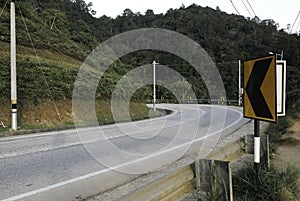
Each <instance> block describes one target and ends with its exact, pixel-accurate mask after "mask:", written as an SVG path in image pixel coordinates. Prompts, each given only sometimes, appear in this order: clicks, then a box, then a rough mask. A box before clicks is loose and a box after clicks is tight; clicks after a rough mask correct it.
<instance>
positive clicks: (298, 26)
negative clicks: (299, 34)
mask: <svg viewBox="0 0 300 201" xmlns="http://www.w3.org/2000/svg"><path fill="white" fill-rule="evenodd" d="M299 25H300V20H299V23H298V25H297V27H296V29H295V31H297V30H298V27H299Z"/></svg>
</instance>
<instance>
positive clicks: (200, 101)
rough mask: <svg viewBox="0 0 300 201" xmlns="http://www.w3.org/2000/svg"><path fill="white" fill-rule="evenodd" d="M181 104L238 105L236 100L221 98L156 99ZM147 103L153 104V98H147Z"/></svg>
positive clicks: (158, 101) (157, 101)
mask: <svg viewBox="0 0 300 201" xmlns="http://www.w3.org/2000/svg"><path fill="white" fill-rule="evenodd" d="M178 102H180V103H181V104H213V105H238V104H239V101H238V100H221V99H182V100H179V101H178V100H171V99H156V104H161V103H178ZM146 103H147V104H153V100H147V101H146Z"/></svg>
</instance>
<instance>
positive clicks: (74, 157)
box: [0, 104, 249, 201]
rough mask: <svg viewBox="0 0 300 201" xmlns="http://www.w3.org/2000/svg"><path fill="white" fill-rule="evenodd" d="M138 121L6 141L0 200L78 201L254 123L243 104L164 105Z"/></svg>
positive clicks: (0, 152) (2, 142) (1, 152)
mask: <svg viewBox="0 0 300 201" xmlns="http://www.w3.org/2000/svg"><path fill="white" fill-rule="evenodd" d="M157 107H158V108H162V109H168V110H171V111H173V112H172V113H171V114H169V115H166V116H163V117H159V118H153V119H148V120H143V121H138V122H128V123H118V124H113V125H106V126H101V127H90V128H79V129H73V130H66V131H58V132H48V133H39V134H31V135H23V136H14V137H6V138H0V181H1V182H0V201H13V200H30V201H34V200H42V201H44V200H45V201H47V200H60V201H63V200H78V199H81V198H85V197H88V196H91V195H94V194H97V193H100V192H103V191H105V190H107V189H109V188H112V187H114V186H117V185H120V184H121V183H124V182H126V181H130V180H132V179H134V178H136V177H137V176H138V175H141V174H144V173H148V172H151V171H155V170H156V169H158V168H161V167H163V166H166V165H168V164H171V163H173V162H175V161H176V160H178V159H180V158H182V157H183V156H185V155H188V154H190V153H194V152H197V153H199V156H200V157H205V156H206V155H207V154H208V153H209V152H210V151H211V149H212V148H213V147H214V145H215V144H216V143H217V142H218V141H219V139H221V138H223V137H224V136H227V135H229V134H230V133H231V132H232V131H234V130H236V129H238V128H239V127H241V126H242V125H244V124H245V123H246V122H248V121H249V120H247V119H244V118H243V115H242V108H238V107H228V106H227V107H226V106H213V105H192V104H186V105H176V104H161V105H157Z"/></svg>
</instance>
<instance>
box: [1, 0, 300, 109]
mask: <svg viewBox="0 0 300 201" xmlns="http://www.w3.org/2000/svg"><path fill="white" fill-rule="evenodd" d="M7 2H8V3H7ZM9 2H10V1H6V0H5V1H1V2H0V9H2V8H3V10H2V13H1V15H0V45H1V49H0V55H1V56H0V69H1V71H0V97H1V99H9V98H10V66H9V63H10V53H9V42H10V15H9ZM95 13H96V11H94V10H93V5H92V3H86V2H85V1H83V0H55V1H53V0H26V1H25V0H17V1H16V16H17V17H16V24H17V45H18V48H17V53H18V55H17V66H18V67H17V68H18V70H17V71H18V96H19V99H20V100H32V101H33V102H35V103H36V102H39V101H42V100H44V99H49V98H52V99H55V100H59V99H71V98H72V89H73V85H74V81H75V79H76V75H77V72H78V70H79V68H80V65H81V63H82V62H83V61H84V59H85V58H86V57H87V56H88V55H89V54H90V53H91V52H92V50H93V49H94V48H96V47H97V46H98V45H99V44H101V43H102V42H103V41H105V40H107V39H109V38H111V37H113V36H116V35H118V34H120V33H123V32H126V31H130V30H135V29H139V28H161V29H167V30H172V31H176V32H178V33H181V34H183V35H185V36H187V37H189V38H191V39H192V40H194V41H196V42H197V43H199V44H200V45H201V47H202V48H204V49H205V51H206V52H207V53H208V54H209V56H210V57H211V58H212V60H213V61H214V62H215V64H216V66H217V68H218V70H219V72H220V75H221V77H222V79H223V82H224V85H225V89H226V97H227V99H229V100H237V99H238V97H237V93H238V92H237V91H238V61H239V60H242V61H243V60H247V59H251V58H255V57H260V56H265V55H267V54H268V52H273V53H281V52H282V51H283V53H284V59H285V60H287V106H288V107H289V109H295V107H296V109H297V110H299V107H300V103H299V100H300V97H299V96H300V83H299V78H300V36H299V34H288V33H287V32H286V31H284V30H282V29H281V30H279V29H278V24H277V23H276V22H275V21H273V20H272V19H259V18H258V17H255V18H253V19H250V18H245V17H243V16H239V15H234V14H231V15H229V14H227V13H225V12H223V11H221V10H220V9H218V8H217V9H212V8H208V7H206V8H203V7H201V6H198V5H196V4H193V5H191V6H189V7H185V6H184V5H182V6H181V7H180V8H178V9H169V10H168V11H167V12H166V13H165V14H154V12H153V11H152V10H147V11H146V12H145V13H134V12H132V11H131V10H130V9H125V10H124V11H123V13H122V15H119V16H117V17H116V18H115V19H113V18H110V17H107V16H101V17H95ZM153 60H155V61H157V62H159V63H160V64H164V65H167V66H170V67H171V68H173V69H174V70H176V71H177V72H179V73H180V74H181V75H182V76H184V78H185V79H186V80H187V81H188V82H189V84H190V85H191V86H192V88H193V90H194V91H195V92H196V96H197V98H198V99H207V98H209V94H208V92H207V87H206V86H205V84H204V83H203V82H202V81H201V79H202V78H201V76H200V75H199V74H197V73H196V72H195V70H194V69H193V68H192V67H191V66H190V65H189V64H188V63H187V62H185V61H183V60H182V59H181V58H179V57H177V56H174V55H172V54H169V53H165V52H160V51H156V50H144V51H139V52H134V53H131V54H128V55H126V56H124V57H122V58H120V59H119V60H117V61H115V63H114V64H113V65H112V66H111V67H110V68H109V69H108V70H107V72H106V73H105V75H104V77H103V79H102V80H101V82H100V83H99V86H98V88H99V90H98V91H97V97H98V98H101V99H110V96H111V93H112V91H113V89H114V86H115V85H116V83H117V81H118V80H119V79H120V78H121V77H122V76H123V75H125V74H126V73H127V72H129V71H130V70H132V69H133V68H135V67H137V66H141V65H145V64H151V63H152V62H153ZM179 87H180V86H179ZM157 97H164V98H165V99H174V97H173V96H172V94H170V92H169V91H168V90H167V89H165V88H163V87H158V92H157ZM151 98H152V90H151V86H148V87H145V88H143V89H142V90H138V91H137V92H136V93H135V96H134V101H145V100H149V99H151Z"/></svg>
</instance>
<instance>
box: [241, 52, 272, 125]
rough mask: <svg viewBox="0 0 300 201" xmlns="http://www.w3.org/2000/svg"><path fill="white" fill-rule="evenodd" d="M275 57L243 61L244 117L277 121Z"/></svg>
mask: <svg viewBox="0 0 300 201" xmlns="http://www.w3.org/2000/svg"><path fill="white" fill-rule="evenodd" d="M276 100H277V96H276V59H275V56H274V55H272V56H266V57H262V58H257V59H253V60H249V61H245V62H244V117H247V118H251V119H259V120H263V121H270V122H277V103H276Z"/></svg>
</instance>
